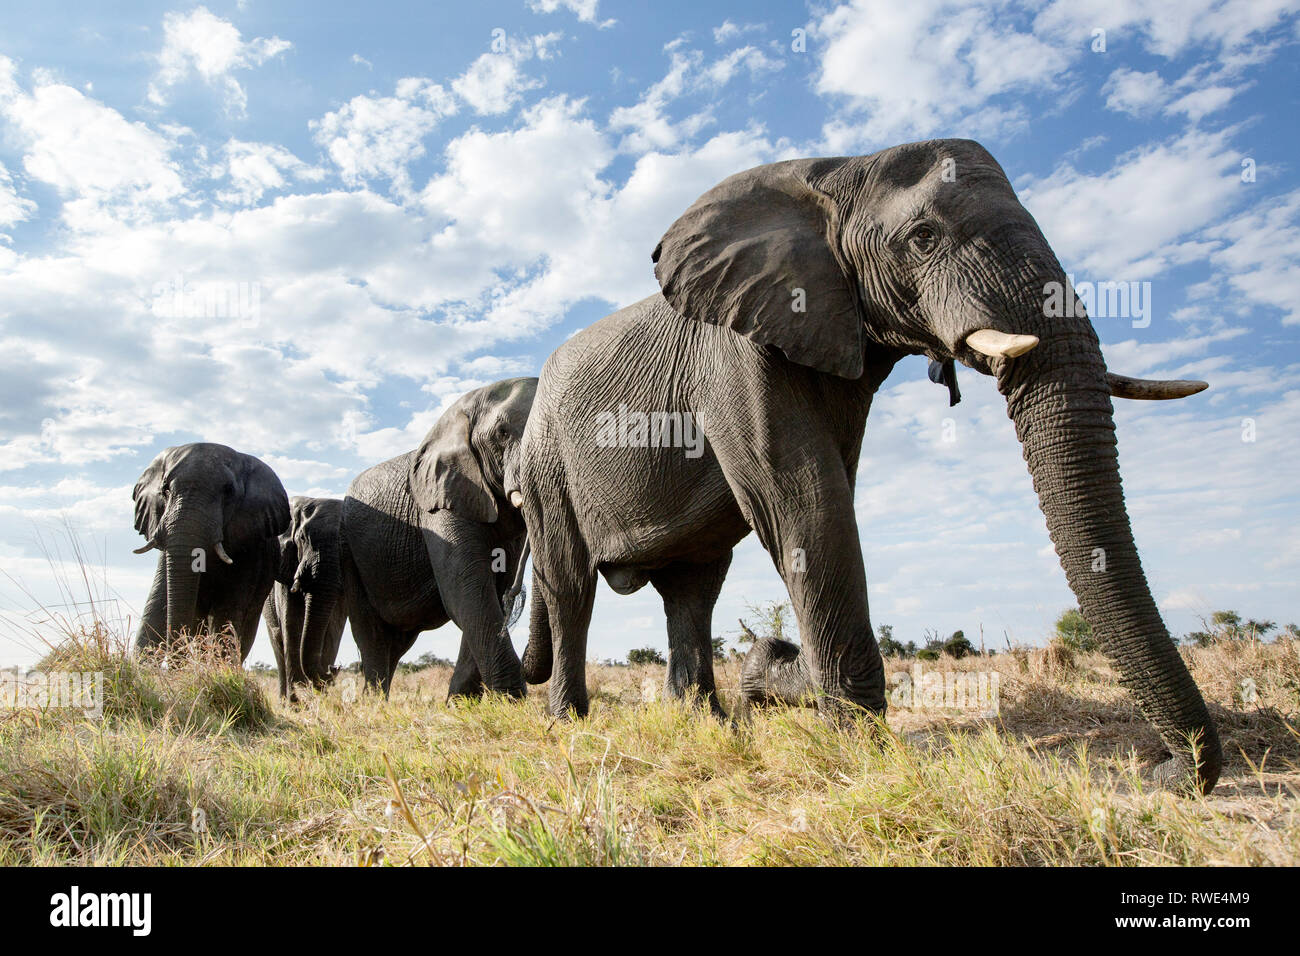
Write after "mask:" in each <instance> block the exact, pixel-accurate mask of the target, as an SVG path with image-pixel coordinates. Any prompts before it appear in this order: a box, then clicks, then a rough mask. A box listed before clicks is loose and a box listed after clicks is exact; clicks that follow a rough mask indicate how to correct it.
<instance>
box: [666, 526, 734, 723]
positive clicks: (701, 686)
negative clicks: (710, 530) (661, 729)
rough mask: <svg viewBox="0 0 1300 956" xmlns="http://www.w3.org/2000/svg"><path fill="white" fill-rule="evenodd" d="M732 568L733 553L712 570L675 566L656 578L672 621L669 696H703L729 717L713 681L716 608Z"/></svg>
mask: <svg viewBox="0 0 1300 956" xmlns="http://www.w3.org/2000/svg"><path fill="white" fill-rule="evenodd" d="M730 566H731V552H730V551H728V552H727V553H726V554H725V555H724V556H723V557H721V558H719V559H718V560H717V561H713V562H711V563H709V564H686V563H679V564H672V565H669V566H668V567H666V568H660V569H658V570H656V571H652V572H651V573H650V583H651V584H653V585H654V587H655V590H656V591H658V592H659V594H660V596H661V597H662V598H663V601H664V613H665V614H666V615H667V617H668V674H667V676H666V677H665V679H664V693H665V694H666V695H667V696H669V697H675V698H678V699H691V698H695V697H696V695H698V696H699V698H700V699H701V702H703V701H707V702H708V705H709V710H710V711H712V712H713V713H714V714H715V715H716V716H718V717H726V713H725V712H724V711H723V709H722V704H721V703H720V702H719V701H718V691H717V685H716V684H715V683H714V678H713V634H712V631H713V605H714V604H716V603H717V600H718V594H719V592H721V590H722V582H723V581H724V580H726V577H727V568H729V567H730Z"/></svg>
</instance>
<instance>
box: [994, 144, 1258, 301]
mask: <svg viewBox="0 0 1300 956" xmlns="http://www.w3.org/2000/svg"><path fill="white" fill-rule="evenodd" d="M1240 159H1241V157H1240V156H1239V155H1238V153H1237V152H1236V151H1235V150H1234V149H1233V148H1232V146H1231V145H1230V143H1229V137H1228V134H1226V133H1223V132H1219V133H1204V132H1190V133H1187V134H1184V135H1183V136H1181V137H1178V138H1177V139H1173V140H1170V141H1168V142H1165V143H1158V144H1153V145H1148V146H1145V147H1143V148H1141V149H1138V150H1135V151H1133V152H1131V153H1129V154H1127V155H1125V156H1121V157H1120V158H1119V159H1118V160H1117V161H1116V163H1115V164H1114V165H1113V166H1112V167H1111V168H1110V169H1109V170H1107V171H1105V172H1103V173H1099V174H1096V175H1091V174H1087V173H1081V172H1079V171H1078V170H1076V169H1074V167H1072V166H1071V165H1069V164H1068V163H1067V164H1063V165H1062V166H1059V167H1058V168H1057V169H1056V170H1054V171H1053V172H1052V173H1051V174H1050V175H1049V176H1045V177H1042V178H1032V177H1030V178H1027V181H1026V184H1025V185H1023V186H1022V187H1021V188H1020V189H1019V190H1018V191H1019V193H1020V197H1021V200H1022V201H1023V202H1024V203H1025V205H1026V207H1027V208H1028V209H1029V211H1030V212H1031V213H1033V214H1034V216H1035V218H1036V219H1037V220H1038V223H1039V225H1040V226H1041V227H1042V229H1043V232H1044V234H1045V235H1046V236H1047V239H1048V241H1049V242H1051V243H1052V247H1053V248H1054V249H1055V250H1056V253H1057V255H1058V256H1059V257H1060V259H1061V261H1062V264H1063V265H1064V266H1065V267H1066V270H1067V271H1077V272H1078V273H1087V275H1082V274H1080V275H1077V276H1076V278H1080V279H1082V278H1092V279H1097V280H1101V279H1106V280H1112V281H1121V280H1126V281H1131V280H1136V279H1146V278H1149V277H1150V276H1152V275H1156V274H1158V273H1160V272H1162V271H1164V270H1165V269H1167V268H1168V267H1170V266H1171V265H1175V264H1178V263H1180V262H1187V261H1191V260H1193V259H1199V258H1204V256H1205V255H1206V254H1207V253H1208V251H1209V249H1208V247H1201V246H1198V245H1196V244H1195V243H1191V244H1188V243H1187V242H1186V241H1185V240H1186V237H1187V236H1188V234H1189V233H1194V232H1196V231H1199V230H1201V229H1203V228H1205V227H1206V226H1208V225H1210V224H1211V223H1213V222H1214V221H1216V220H1217V219H1218V218H1219V217H1220V216H1222V215H1223V214H1224V213H1225V212H1226V211H1227V210H1229V209H1230V208H1231V207H1232V205H1233V204H1234V203H1235V202H1236V201H1237V200H1238V199H1239V198H1240V197H1241V188H1242V183H1241V180H1240V176H1239V173H1240V171H1241V167H1240Z"/></svg>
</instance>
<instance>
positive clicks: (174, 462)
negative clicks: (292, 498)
mask: <svg viewBox="0 0 1300 956" xmlns="http://www.w3.org/2000/svg"><path fill="white" fill-rule="evenodd" d="M131 497H132V500H133V501H134V502H135V529H136V531H138V532H140V534H142V535H144V537H145V541H146V543H145V544H144V545H143V546H142V547H140V548H137V549H136V553H137V554H143V553H144V552H146V551H149V550H151V549H153V548H157V549H159V550H160V551H162V552H163V554H164V567H165V581H166V585H165V586H166V593H167V601H166V605H167V613H166V634H164V635H154V636H153V639H155V640H157V639H163V640H165V639H167V638H170V637H171V636H172V635H174V634H176V633H177V632H178V631H180V630H181V629H182V628H187V629H189V630H191V631H192V632H193V631H196V630H197V627H198V623H199V622H198V615H197V610H196V608H197V601H198V592H199V579H200V575H201V574H203V573H206V572H208V571H210V570H212V569H213V562H216V561H220V562H222V563H224V564H228V565H231V564H235V563H237V562H238V561H240V560H241V558H254V557H256V556H258V552H259V549H265V548H267V547H268V544H269V542H271V541H273V540H274V539H275V538H276V536H277V535H278V534H279V533H280V532H281V531H282V530H283V529H284V528H285V527H286V526H287V525H288V523H289V498H288V496H287V495H286V494H285V491H284V486H283V485H281V484H280V479H279V478H278V477H276V475H275V472H273V471H272V470H271V469H270V467H268V466H267V465H266V464H265V463H264V462H262V461H260V460H258V459H257V458H254V457H252V456H251V455H245V454H242V453H240V452H237V451H235V450H234V449H233V448H228V447H226V446H225V445H217V444H211V443H207V442H198V443H194V444H190V445H177V446H175V447H172V448H168V449H166V450H165V451H163V452H162V453H161V454H159V455H158V457H157V458H155V459H154V460H153V461H152V462H151V463H150V464H149V467H148V468H146V469H145V470H144V473H143V474H142V475H141V476H140V480H139V481H137V482H136V484H135V490H134V491H133V492H132V495H131ZM141 636H142V638H144V637H145V635H144V634H143V633H142V635H141Z"/></svg>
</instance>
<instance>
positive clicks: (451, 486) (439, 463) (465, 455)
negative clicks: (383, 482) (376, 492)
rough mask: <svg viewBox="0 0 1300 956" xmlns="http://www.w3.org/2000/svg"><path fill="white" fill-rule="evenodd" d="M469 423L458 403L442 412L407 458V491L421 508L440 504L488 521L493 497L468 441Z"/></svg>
mask: <svg viewBox="0 0 1300 956" xmlns="http://www.w3.org/2000/svg"><path fill="white" fill-rule="evenodd" d="M472 427H473V422H471V421H470V418H469V416H468V415H467V414H466V412H465V411H464V409H463V408H462V407H461V406H460V405H454V406H452V407H451V408H449V409H447V411H446V412H444V413H443V416H442V417H441V418H440V419H438V421H437V422H436V423H435V424H434V426H433V428H431V429H429V434H427V435H425V436H424V441H423V443H421V445H420V447H419V449H418V450H417V451H416V452H415V457H413V458H412V459H411V473H410V484H411V494H412V496H414V498H415V503H416V504H417V505H419V506H420V509H421V510H423V511H437V510H438V509H440V508H441V509H445V510H447V511H450V512H452V513H453V514H458V515H461V516H463V517H465V518H471V519H473V520H474V521H483V522H487V523H489V524H490V523H491V522H493V521H496V520H497V501H496V496H495V495H494V494H492V489H491V487H490V486H489V485H488V481H487V476H486V475H484V474H483V466H482V464H480V463H479V460H478V457H477V456H476V455H475V454H474V447H473V446H472V445H471V444H470V433H471V429H472Z"/></svg>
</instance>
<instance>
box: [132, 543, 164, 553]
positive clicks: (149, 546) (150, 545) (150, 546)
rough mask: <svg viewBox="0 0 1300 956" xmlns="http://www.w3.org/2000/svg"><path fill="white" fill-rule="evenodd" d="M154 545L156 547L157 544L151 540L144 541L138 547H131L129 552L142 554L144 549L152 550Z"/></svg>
mask: <svg viewBox="0 0 1300 956" xmlns="http://www.w3.org/2000/svg"><path fill="white" fill-rule="evenodd" d="M156 547H158V545H156V544H154V543H153V542H152V541H148V542H146V543H144V544H142V545H140V547H138V548H132V549H131V553H132V554H144V553H145V552H146V551H152V550H153V549H154V548H156Z"/></svg>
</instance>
